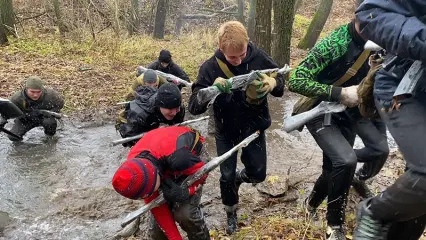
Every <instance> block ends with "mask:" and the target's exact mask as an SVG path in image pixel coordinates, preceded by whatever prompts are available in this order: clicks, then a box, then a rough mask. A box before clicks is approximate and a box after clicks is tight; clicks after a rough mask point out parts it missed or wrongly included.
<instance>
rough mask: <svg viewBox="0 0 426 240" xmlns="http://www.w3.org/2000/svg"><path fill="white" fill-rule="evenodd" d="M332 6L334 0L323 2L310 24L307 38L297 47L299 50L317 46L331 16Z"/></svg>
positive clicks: (324, 0)
mask: <svg viewBox="0 0 426 240" xmlns="http://www.w3.org/2000/svg"><path fill="white" fill-rule="evenodd" d="M332 5H333V0H321V2H320V6H319V8H318V10H317V12H316V13H315V15H314V18H313V19H312V21H311V24H309V27H308V30H307V31H306V34H305V36H304V37H303V39H302V40H301V41H300V43H299V45H298V46H297V47H298V48H300V49H309V48H312V47H313V46H314V45H315V43H316V41H317V40H318V37H319V35H320V34H321V31H322V29H323V28H324V25H325V22H326V21H327V18H328V15H329V14H330V11H331V7H332Z"/></svg>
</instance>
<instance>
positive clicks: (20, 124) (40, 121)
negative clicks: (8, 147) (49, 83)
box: [8, 76, 64, 141]
mask: <svg viewBox="0 0 426 240" xmlns="http://www.w3.org/2000/svg"><path fill="white" fill-rule="evenodd" d="M10 101H11V102H13V103H14V104H15V105H16V106H18V108H19V109H21V111H22V112H23V113H24V115H22V116H20V117H18V118H16V119H15V122H14V125H13V127H12V129H11V130H10V131H11V132H12V133H14V134H16V135H17V136H20V137H22V136H24V135H25V134H26V133H27V132H28V131H30V130H31V129H33V128H35V127H39V126H42V127H43V128H44V133H45V134H46V135H47V136H53V135H55V133H56V128H57V122H56V119H55V117H53V116H51V115H49V114H47V113H43V112H40V110H48V111H52V112H57V113H59V112H60V111H61V109H62V108H63V107H64V100H63V97H62V96H61V95H60V94H59V93H58V92H57V91H55V90H53V89H51V88H45V87H44V82H43V80H41V79H40V78H39V77H37V76H31V77H29V78H27V79H26V81H25V88H24V89H23V90H21V91H18V92H16V93H15V94H13V95H12V97H11V98H10ZM8 137H9V139H10V140H11V141H20V140H21V139H18V138H16V137H14V136H11V135H8Z"/></svg>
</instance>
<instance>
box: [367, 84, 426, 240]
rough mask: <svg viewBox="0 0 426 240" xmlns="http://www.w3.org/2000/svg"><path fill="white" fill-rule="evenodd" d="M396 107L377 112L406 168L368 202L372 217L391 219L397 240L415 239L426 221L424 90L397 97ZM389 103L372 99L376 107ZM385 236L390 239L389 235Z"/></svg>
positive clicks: (419, 234) (425, 95) (425, 98)
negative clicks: (405, 96) (393, 181)
mask: <svg viewBox="0 0 426 240" xmlns="http://www.w3.org/2000/svg"><path fill="white" fill-rule="evenodd" d="M398 103H400V104H401V105H400V107H399V110H396V109H393V110H392V111H380V114H381V117H382V119H383V120H384V122H385V123H386V125H387V127H388V128H389V131H390V133H391V134H392V136H393V138H394V139H395V141H396V143H397V144H398V147H399V149H400V151H401V152H402V155H403V156H404V160H405V161H406V164H407V168H408V170H407V171H406V172H405V173H404V174H403V175H402V176H400V177H399V178H398V179H397V180H396V181H395V183H394V184H393V185H391V186H390V187H388V188H387V189H386V190H385V191H384V192H383V193H381V194H380V195H379V196H376V197H374V198H372V199H371V201H370V204H371V205H370V210H371V212H372V214H373V217H374V218H375V219H380V220H382V221H385V222H392V223H393V224H392V227H391V233H392V232H393V233H399V236H401V238H399V239H418V238H419V237H420V236H421V233H422V232H423V231H424V228H425V223H426V159H425V158H426V147H425V146H424V142H425V139H426V125H425V122H426V93H425V92H418V93H416V95H415V96H413V97H411V98H406V99H403V100H400V101H399V102H398ZM390 105H391V104H390V103H389V102H386V101H381V100H378V99H376V107H377V108H378V109H382V108H383V109H387V110H391V109H389V108H388V106H390ZM388 239H396V238H392V236H391V234H390V235H389V238H388Z"/></svg>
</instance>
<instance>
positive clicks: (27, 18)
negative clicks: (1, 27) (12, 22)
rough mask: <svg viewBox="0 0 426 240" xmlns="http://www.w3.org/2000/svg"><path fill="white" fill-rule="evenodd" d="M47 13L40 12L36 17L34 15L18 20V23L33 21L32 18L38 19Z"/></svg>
mask: <svg viewBox="0 0 426 240" xmlns="http://www.w3.org/2000/svg"><path fill="white" fill-rule="evenodd" d="M46 13H47V12H46V11H44V12H42V13H40V14H37V15H34V16H31V17H26V18H22V19H20V21H26V20H30V19H34V18H38V17H41V16H43V15H44V14H46ZM16 18H18V16H16Z"/></svg>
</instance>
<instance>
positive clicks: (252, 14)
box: [247, 0, 256, 39]
mask: <svg viewBox="0 0 426 240" xmlns="http://www.w3.org/2000/svg"><path fill="white" fill-rule="evenodd" d="M255 28H256V0H250V8H249V16H248V22H247V30H248V35H249V37H250V39H254V34H255Z"/></svg>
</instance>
